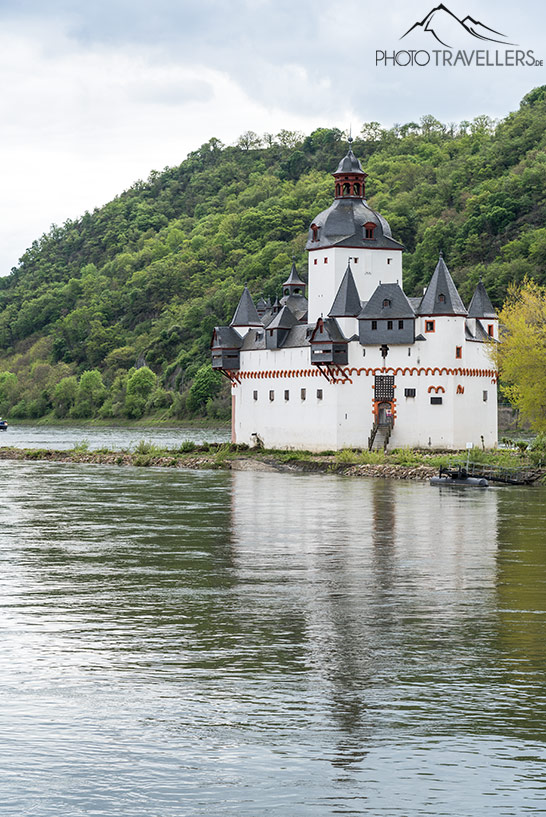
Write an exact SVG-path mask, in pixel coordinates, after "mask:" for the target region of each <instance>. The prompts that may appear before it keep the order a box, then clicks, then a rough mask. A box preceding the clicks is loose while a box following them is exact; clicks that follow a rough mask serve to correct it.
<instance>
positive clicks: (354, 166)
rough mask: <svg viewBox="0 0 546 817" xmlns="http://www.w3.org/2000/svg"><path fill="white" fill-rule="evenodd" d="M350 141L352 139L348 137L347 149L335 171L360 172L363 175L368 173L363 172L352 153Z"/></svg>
mask: <svg viewBox="0 0 546 817" xmlns="http://www.w3.org/2000/svg"><path fill="white" fill-rule="evenodd" d="M352 142H353V140H352V139H351V138H349V150H348V151H347V155H346V156H344V157H343V159H342V160H341V162H340V163H339V165H338V168H337V170H336V173H359V174H360V173H361V174H362V175H363V176H367V175H368V174H367V173H364V171H363V170H362V165H361V164H360V162H359V160H358V159H357V158H356V156H355V155H354V153H353V149H352V147H351V146H352Z"/></svg>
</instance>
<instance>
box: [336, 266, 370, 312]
mask: <svg viewBox="0 0 546 817" xmlns="http://www.w3.org/2000/svg"><path fill="white" fill-rule="evenodd" d="M361 308H362V306H361V303H360V295H359V294H358V289H357V288H356V284H355V279H354V278H353V273H352V270H351V265H350V264H347V269H346V270H345V275H344V276H343V279H342V281H341V284H340V285H339V289H338V291H337V295H336V297H335V298H334V303H333V304H332V308H331V310H330V312H329V313H328V314H329V316H330V317H331V318H354V317H356V316H357V315H358V313H359V312H360V310H361Z"/></svg>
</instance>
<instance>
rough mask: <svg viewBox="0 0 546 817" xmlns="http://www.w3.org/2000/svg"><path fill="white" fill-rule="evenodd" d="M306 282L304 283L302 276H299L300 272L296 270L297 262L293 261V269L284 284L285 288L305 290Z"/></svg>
mask: <svg viewBox="0 0 546 817" xmlns="http://www.w3.org/2000/svg"><path fill="white" fill-rule="evenodd" d="M305 286H306V284H305V281H302V280H301V278H300V276H299V275H298V271H297V269H296V261H295V260H294V261H292V269H291V270H290V275H289V276H288V278H287V279H286V281H285V282H284V284H283V287H302V289H305Z"/></svg>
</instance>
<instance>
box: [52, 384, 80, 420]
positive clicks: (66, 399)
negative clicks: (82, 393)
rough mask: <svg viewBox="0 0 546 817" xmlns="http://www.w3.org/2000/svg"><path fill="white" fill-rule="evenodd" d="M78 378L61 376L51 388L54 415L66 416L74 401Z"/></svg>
mask: <svg viewBox="0 0 546 817" xmlns="http://www.w3.org/2000/svg"><path fill="white" fill-rule="evenodd" d="M77 393H78V378H77V377H76V376H75V375H71V376H70V377H63V379H62V380H60V381H59V382H58V383H57V385H56V386H55V388H54V390H53V401H52V402H53V409H54V411H55V416H56V417H67V416H68V414H69V413H70V411H71V409H72V408H73V406H74V403H75V402H76V394H77Z"/></svg>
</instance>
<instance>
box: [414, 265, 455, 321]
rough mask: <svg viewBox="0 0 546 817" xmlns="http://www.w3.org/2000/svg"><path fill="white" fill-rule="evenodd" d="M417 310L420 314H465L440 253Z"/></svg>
mask: <svg viewBox="0 0 546 817" xmlns="http://www.w3.org/2000/svg"><path fill="white" fill-rule="evenodd" d="M442 296H443V300H442ZM418 311H419V314H420V315H466V314H467V312H466V309H465V306H464V304H463V302H462V301H461V296H460V295H459V293H458V292H457V287H456V286H455V283H454V281H453V278H452V277H451V274H450V272H449V270H448V268H447V266H446V263H445V261H444V258H443V256H442V255H441V254H440V259H439V261H438V263H437V264H436V269H435V270H434V273H433V275H432V278H431V279H430V284H429V285H428V287H427V289H426V292H425V294H424V295H423V299H422V301H421V304H420V306H419V310H418Z"/></svg>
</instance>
